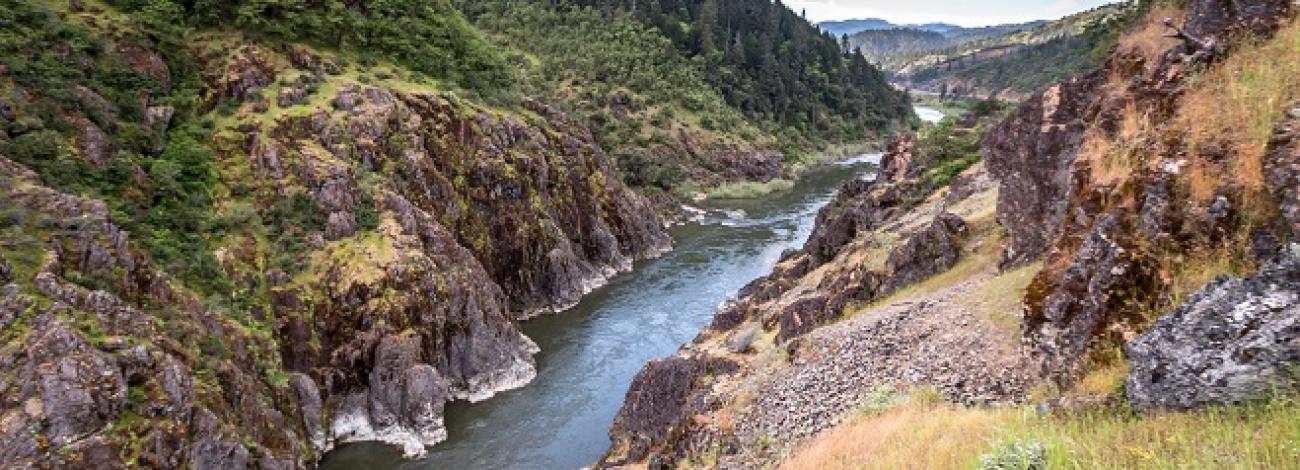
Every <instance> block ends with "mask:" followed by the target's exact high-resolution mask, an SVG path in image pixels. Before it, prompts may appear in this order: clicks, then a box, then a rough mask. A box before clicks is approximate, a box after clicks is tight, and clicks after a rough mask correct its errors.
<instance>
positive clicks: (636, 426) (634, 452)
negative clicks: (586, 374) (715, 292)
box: [601, 355, 735, 468]
mask: <svg viewBox="0 0 1300 470" xmlns="http://www.w3.org/2000/svg"><path fill="white" fill-rule="evenodd" d="M734 369H735V364H734V363H730V362H727V361H725V360H719V359H711V358H706V357H697V356H680V355H679V356H672V357H668V358H665V359H657V360H654V361H651V362H650V363H648V364H646V366H645V367H644V368H642V369H641V372H639V373H637V375H636V378H634V379H632V385H630V386H629V387H628V391H627V398H626V399H625V400H624V402H623V407H622V408H620V409H619V411H618V414H617V415H616V416H615V417H614V424H613V425H612V426H611V427H610V430H609V436H610V441H611V442H612V443H613V446H612V448H614V449H620V450H621V452H618V453H617V455H614V454H607V455H605V457H604V459H603V460H602V461H601V463H602V465H614V466H617V465H626V464H629V463H633V462H638V461H641V460H644V459H646V458H647V457H649V456H651V454H652V453H654V452H656V451H664V450H666V451H670V452H671V449H672V448H673V447H674V445H675V442H674V440H676V439H678V438H680V437H681V435H682V434H683V433H684V432H685V431H686V427H688V426H690V420H689V417H690V416H691V415H693V414H694V413H693V411H692V410H695V409H698V408H697V407H699V406H701V405H702V403H699V402H696V401H693V400H692V393H693V392H695V391H696V390H697V389H696V386H697V383H696V379H697V378H698V377H700V376H701V375H704V374H726V373H731V372H733V371H734ZM655 460H657V461H660V462H661V464H660V465H657V466H654V467H657V468H671V467H666V466H665V465H666V464H667V462H664V460H665V459H655Z"/></svg>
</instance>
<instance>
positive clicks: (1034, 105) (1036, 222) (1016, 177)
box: [981, 73, 1105, 268]
mask: <svg viewBox="0 0 1300 470" xmlns="http://www.w3.org/2000/svg"><path fill="white" fill-rule="evenodd" d="M1104 80H1105V77H1104V75H1103V74H1101V73H1092V74H1089V75H1086V76H1084V77H1081V78H1075V79H1071V80H1069V81H1066V82H1063V83H1060V84H1056V85H1053V86H1051V87H1050V88H1048V89H1047V90H1045V91H1042V92H1040V93H1038V94H1036V95H1034V96H1033V97H1031V98H1029V99H1028V100H1026V101H1025V102H1024V103H1023V104H1022V105H1021V106H1020V107H1019V108H1017V109H1016V111H1015V112H1013V113H1012V114H1011V115H1010V116H1008V117H1007V118H1006V119H1005V120H1003V121H1002V122H1001V123H999V124H998V125H997V126H995V127H994V128H993V129H991V130H989V132H988V133H987V134H986V135H985V138H984V142H983V143H982V149H981V153H982V154H983V155H984V160H985V162H986V163H987V164H988V169H989V173H990V174H992V175H993V177H994V178H995V179H997V180H998V181H999V182H1000V183H1001V190H1000V192H999V193H998V222H999V223H1001V224H1002V226H1003V227H1006V228H1007V235H1008V237H1007V238H1008V240H1007V243H1006V249H1005V251H1004V252H1003V262H1002V264H1003V267H1007V268H1009V267H1013V266H1018V265H1022V264H1025V263H1029V262H1032V261H1034V260H1037V259H1038V258H1040V257H1042V256H1043V255H1044V254H1046V253H1047V250H1048V248H1049V247H1050V246H1051V244H1052V243H1053V242H1055V241H1056V237H1057V236H1058V235H1059V233H1060V226H1061V222H1062V219H1063V218H1064V217H1065V214H1066V208H1067V207H1068V206H1069V198H1068V197H1067V195H1068V194H1069V190H1070V187H1071V181H1072V180H1071V171H1070V170H1071V166H1072V165H1073V164H1074V159H1075V157H1076V156H1077V155H1078V153H1079V148H1080V145H1081V144H1082V142H1083V138H1084V130H1085V129H1087V125H1088V119H1089V108H1090V107H1091V106H1092V103H1093V100H1094V99H1095V98H1096V96H1097V93H1098V90H1099V87H1100V86H1101V84H1102V83H1104Z"/></svg>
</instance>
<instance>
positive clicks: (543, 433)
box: [321, 109, 942, 470]
mask: <svg viewBox="0 0 1300 470" xmlns="http://www.w3.org/2000/svg"><path fill="white" fill-rule="evenodd" d="M927 111H933V112H927ZM917 114H918V115H919V116H920V117H921V118H922V120H925V121H927V122H934V121H937V120H938V119H939V118H942V114H938V112H937V111H934V110H923V109H918V110H917ZM935 114H938V116H937V117H936V116H935ZM879 159H880V155H879V154H869V155H862V156H859V157H856V158H853V159H850V160H847V161H844V162H840V163H837V164H834V165H825V166H823V167H820V168H815V169H812V170H810V171H808V172H807V173H805V174H804V175H803V177H801V178H800V180H799V182H798V183H797V184H796V185H795V188H794V189H793V190H790V191H786V192H783V193H778V194H774V195H772V196H768V197H761V198H755V199H750V200H740V201H716V202H709V203H706V204H705V205H704V208H706V209H710V214H711V215H709V216H706V217H705V218H704V220H702V221H701V222H700V223H694V224H688V225H685V226H680V227H675V228H673V229H672V230H671V232H672V235H673V240H674V242H675V243H674V249H673V251H672V252H670V253H668V254H666V255H664V256H663V257H662V258H659V259H657V260H651V261H648V262H643V263H640V264H638V265H637V266H636V269H635V270H634V271H633V272H632V273H630V274H627V275H623V276H620V277H617V278H615V279H614V280H613V281H612V282H611V283H610V284H609V285H607V286H605V287H603V288H600V289H597V290H596V291H595V292H593V293H591V294H589V295H588V296H587V297H585V298H584V299H583V300H582V302H581V303H579V304H578V306H576V307H574V308H573V309H571V310H569V311H567V312H564V313H562V314H560V315H555V316H550V317H544V318H539V319H536V320H531V321H528V322H526V323H524V324H523V325H522V329H523V331H524V334H526V335H528V336H529V337H530V338H532V339H533V340H534V341H536V342H537V344H538V346H540V347H541V353H539V354H538V355H537V369H538V374H537V378H536V379H535V380H534V381H533V382H532V383H530V384H528V385H527V386H526V387H524V388H521V389H518V390H513V391H510V392H505V393H501V394H498V395H497V396H496V397H493V398H492V399H490V400H487V401H484V402H481V403H476V404H472V405H471V404H467V403H461V402H458V403H451V404H448V407H447V412H446V425H447V430H448V434H449V437H448V440H447V441H446V442H443V443H441V444H438V445H437V446H434V447H433V448H432V449H430V451H429V454H428V455H427V456H426V457H425V458H423V459H420V460H403V459H402V458H401V455H400V453H399V452H397V451H396V450H395V449H392V448H389V447H386V446H383V445H380V444H372V443H358V444H350V445H345V446H342V447H340V448H339V449H337V450H335V451H333V452H331V453H330V454H328V455H327V456H326V457H325V459H324V461H323V462H322V463H321V468H323V469H326V470H344V469H347V470H351V469H365V470H371V469H375V470H389V469H402V470H433V469H446V470H469V469H509V470H516V469H547V470H549V469H572V468H577V467H581V466H584V465H589V464H592V463H594V462H595V461H597V460H599V458H600V456H601V454H602V453H603V452H604V451H605V449H606V447H608V445H609V437H608V434H607V433H608V429H609V425H610V423H612V422H613V419H614V415H615V414H616V413H617V412H618V408H619V406H620V405H621V404H622V402H623V397H624V394H625V393H626V392H627V387H628V385H629V384H630V383H631V381H632V378H633V376H635V375H636V373H637V371H639V370H640V369H641V366H643V365H644V364H645V363H646V362H647V361H649V360H650V359H653V358H656V357H663V356H666V355H669V354H672V353H673V352H674V351H676V350H677V348H678V347H679V346H680V345H681V344H682V343H685V342H687V341H690V340H691V339H692V338H694V337H695V335H696V334H698V333H699V332H700V330H701V329H703V328H704V326H706V325H707V324H708V323H709V321H710V320H711V319H712V317H713V312H714V310H715V309H716V308H717V307H718V305H719V304H721V303H722V302H723V301H724V300H726V299H727V297H728V296H731V295H734V294H735V292H736V291H738V290H739V289H740V288H741V287H743V286H744V285H745V284H747V283H748V282H750V281H751V280H753V279H756V278H758V277H760V276H763V275H766V274H767V273H768V272H770V271H771V269H772V266H774V265H775V264H776V262H777V259H778V258H779V257H780V255H781V253H782V252H783V251H785V250H787V249H790V248H796V247H798V246H800V245H802V244H803V242H804V240H806V239H807V238H808V235H809V234H810V233H811V232H812V228H813V222H814V220H815V218H816V216H817V211H818V209H820V208H821V207H822V206H824V205H826V203H827V202H829V201H830V198H831V197H832V196H833V195H834V193H835V190H836V189H838V188H839V186H840V185H841V184H842V183H843V182H844V181H846V180H848V179H850V178H864V177H870V175H871V174H872V173H873V171H874V169H875V166H876V164H877V163H879Z"/></svg>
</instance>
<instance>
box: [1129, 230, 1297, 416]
mask: <svg viewBox="0 0 1300 470" xmlns="http://www.w3.org/2000/svg"><path fill="white" fill-rule="evenodd" d="M1292 251H1294V249H1293V250H1292ZM1128 354H1129V357H1130V359H1131V361H1132V364H1133V370H1132V372H1131V373H1130V374H1129V377H1128V383H1127V388H1126V391H1127V394H1128V399H1129V402H1130V403H1132V405H1133V406H1134V407H1135V408H1138V409H1153V408H1170V409H1191V408H1197V407H1202V406H1208V405H1217V404H1229V403H1241V402H1247V401H1253V400H1260V399H1266V398H1269V397H1271V396H1274V395H1275V394H1278V393H1290V392H1294V391H1297V390H1300V259H1298V258H1297V257H1296V254H1295V253H1288V254H1287V255H1286V256H1284V257H1283V258H1282V259H1281V260H1279V261H1276V262H1273V263H1270V264H1268V265H1266V266H1265V267H1264V268H1262V269H1261V270H1260V271H1259V272H1258V273H1256V274H1255V275H1253V276H1251V277H1248V278H1245V279H1241V278H1234V277H1222V278H1219V279H1218V280H1216V281H1214V282H1212V283H1210V285H1208V286H1206V287H1205V288H1203V289H1201V291H1200V292H1197V293H1196V294H1195V295H1193V296H1192V297H1191V298H1190V299H1188V301H1187V302H1186V303H1184V304H1183V305H1182V306H1181V307H1179V308H1178V309H1177V310H1175V311H1174V312H1173V313H1171V314H1169V315H1167V316H1165V317H1163V318H1161V319H1160V320H1158V321H1157V322H1156V324H1155V325H1154V326H1152V327H1151V328H1150V329H1149V330H1147V332H1146V333H1144V334H1143V335H1141V336H1140V337H1138V339H1137V340H1135V341H1133V342H1132V343H1130V344H1129V345H1128Z"/></svg>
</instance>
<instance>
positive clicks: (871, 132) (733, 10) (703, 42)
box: [577, 0, 912, 157]
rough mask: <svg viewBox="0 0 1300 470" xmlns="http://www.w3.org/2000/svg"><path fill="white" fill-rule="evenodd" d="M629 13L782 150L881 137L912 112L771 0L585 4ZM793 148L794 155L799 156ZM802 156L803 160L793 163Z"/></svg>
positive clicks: (874, 75)
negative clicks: (695, 68) (668, 44)
mask: <svg viewBox="0 0 1300 470" xmlns="http://www.w3.org/2000/svg"><path fill="white" fill-rule="evenodd" d="M577 3H579V4H582V5H589V6H593V7H595V8H597V9H599V10H601V11H604V12H608V13H609V14H619V13H620V12H622V13H626V14H630V15H632V17H633V18H635V19H637V20H638V21H641V22H644V23H645V24H647V25H650V26H652V27H654V28H655V29H656V30H658V31H659V32H660V33H661V34H663V35H664V36H666V37H668V38H669V39H670V40H671V41H672V44H673V46H674V51H675V53H677V54H681V55H683V56H686V57H689V58H690V59H691V60H692V61H694V62H696V63H698V64H700V66H701V67H702V71H703V74H704V75H703V76H704V78H705V80H707V81H708V82H709V83H710V84H711V85H712V86H714V87H716V88H717V89H718V90H719V91H720V92H721V93H722V97H723V99H724V100H725V101H726V103H727V104H728V105H730V106H733V107H735V108H737V109H739V110H740V111H741V112H742V113H744V115H745V116H747V117H748V118H750V119H751V120H753V121H754V122H755V123H757V124H758V125H759V126H760V127H761V128H763V129H764V130H767V131H768V132H769V133H771V134H773V135H774V136H775V137H777V139H778V142H780V144H781V145H783V146H787V147H788V146H796V148H797V146H798V145H800V144H801V143H804V142H808V141H809V140H810V139H811V140H812V141H813V142H816V141H818V140H830V141H838V140H862V139H863V137H864V136H878V135H880V134H881V133H882V131H883V130H886V129H888V128H890V126H891V125H893V124H896V123H899V122H900V121H902V120H905V119H907V118H908V117H910V116H911V115H912V114H911V113H912V112H911V109H910V106H909V104H908V101H907V97H906V96H905V95H904V94H903V93H901V92H899V91H897V90H895V89H894V88H893V87H892V86H890V84H889V83H888V82H887V81H886V80H885V76H884V74H883V73H882V72H881V71H880V70H879V69H877V68H875V67H873V66H871V65H870V64H868V63H867V61H866V60H865V59H863V58H862V57H861V56H860V55H854V54H849V53H848V52H847V51H845V50H843V49H842V47H841V44H840V43H839V41H838V40H837V39H836V38H834V37H832V36H830V35H829V34H824V33H822V32H821V31H819V30H818V29H817V28H816V27H815V26H813V25H812V24H810V23H808V21H807V20H805V19H804V18H802V17H800V16H799V15H798V14H797V13H795V12H793V11H791V10H790V9H789V8H787V7H786V6H785V5H783V4H781V3H779V2H778V3H772V2H768V1H766V0H690V1H681V0H650V1H647V0H580V1H578V2H577ZM794 150H795V148H790V149H788V150H787V151H786V152H785V153H786V154H787V155H789V154H792V153H797V151H794ZM796 157H797V155H796Z"/></svg>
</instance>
